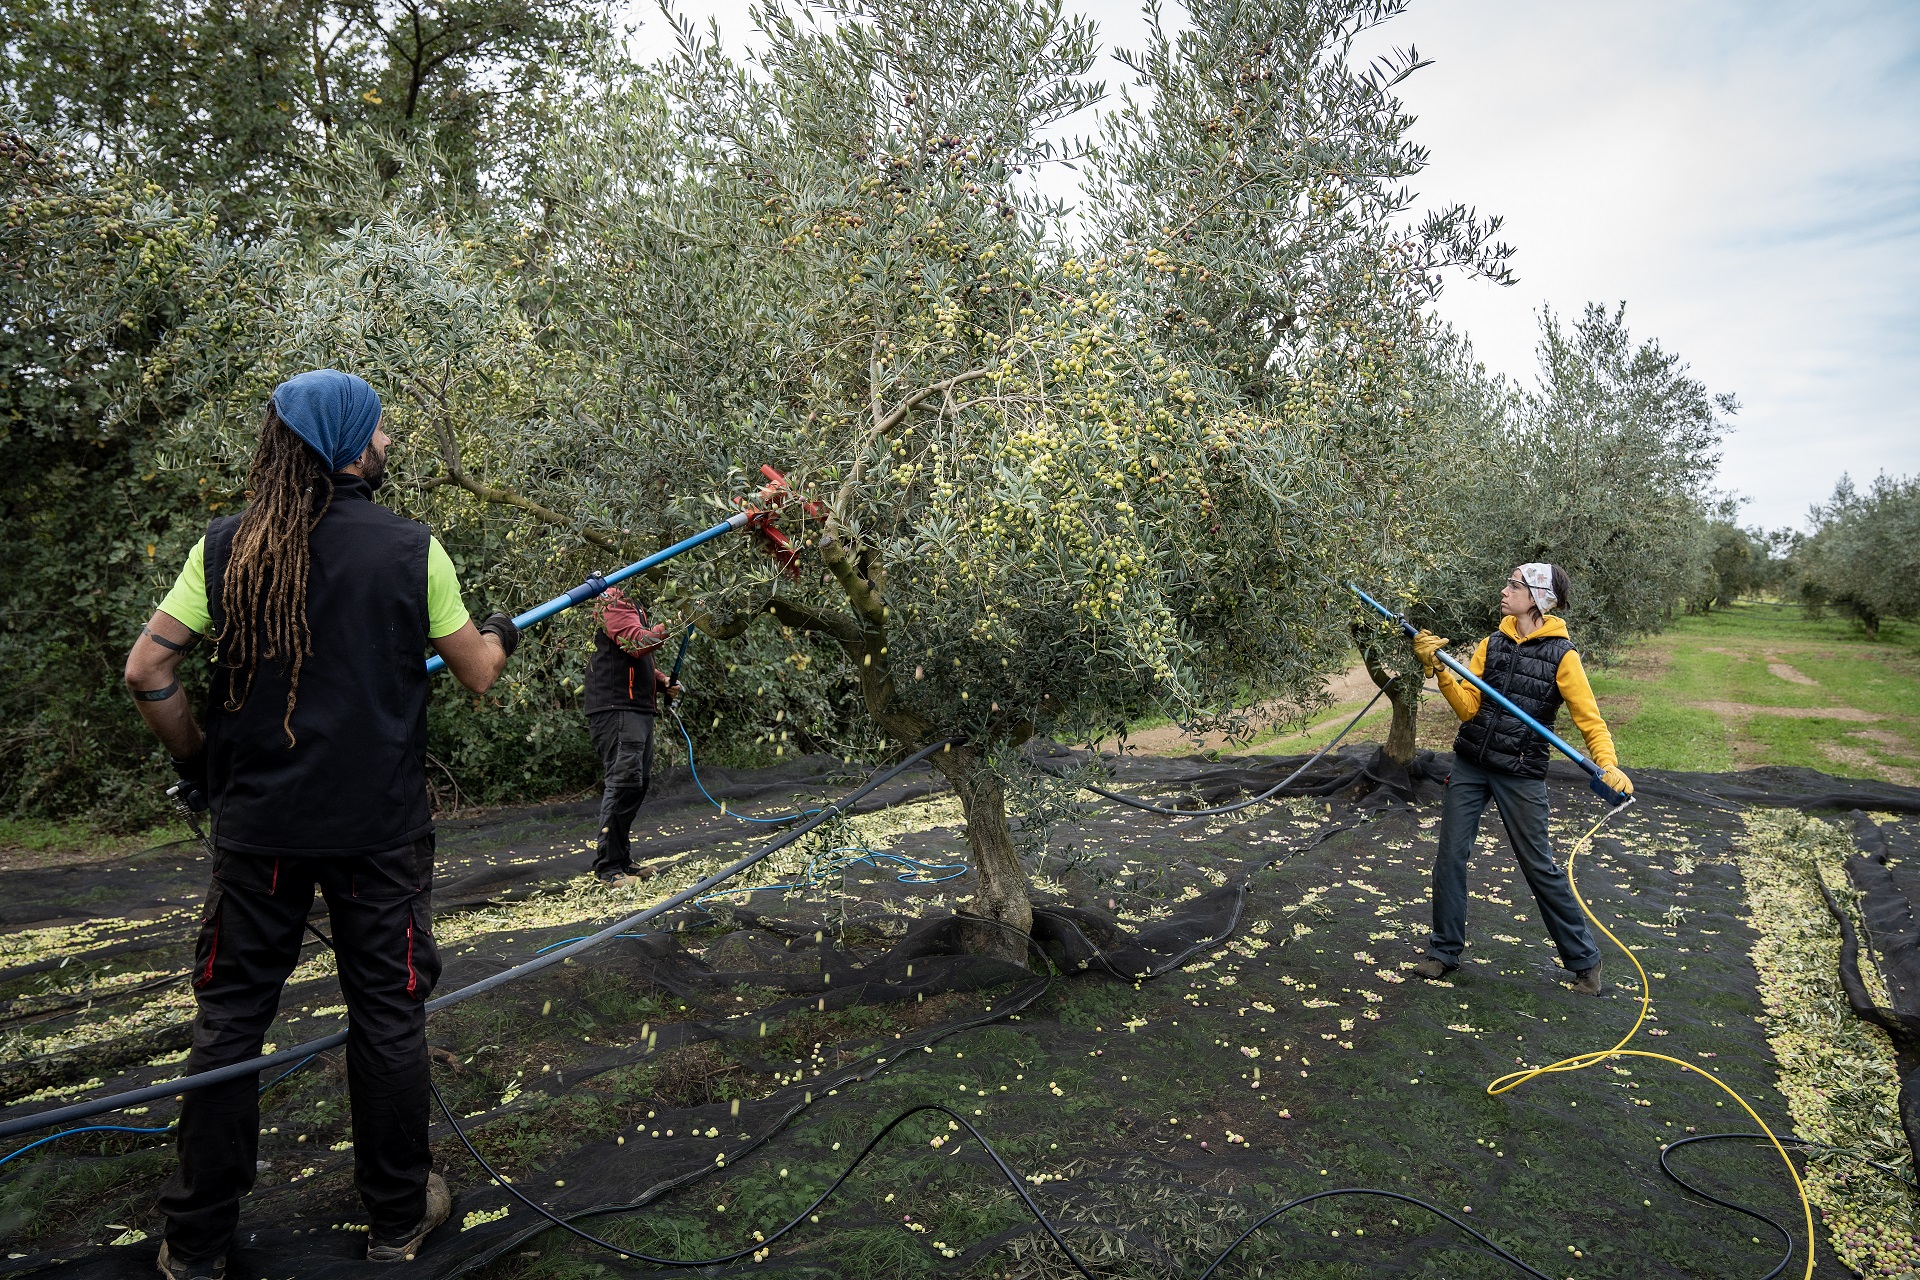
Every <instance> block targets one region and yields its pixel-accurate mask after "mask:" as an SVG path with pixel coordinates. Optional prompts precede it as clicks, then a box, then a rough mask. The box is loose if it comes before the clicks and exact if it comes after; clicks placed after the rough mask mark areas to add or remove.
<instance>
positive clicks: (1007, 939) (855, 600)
mask: <svg viewBox="0 0 1920 1280" xmlns="http://www.w3.org/2000/svg"><path fill="white" fill-rule="evenodd" d="M817 545H818V549H819V552H820V558H821V560H822V561H824V562H825V564H826V566H827V568H828V569H829V570H831V571H832V573H833V576H834V577H835V578H836V579H837V580H838V581H839V584H840V587H841V589H842V590H843V591H844V592H845V593H846V599H847V603H848V605H849V606H851V611H850V612H848V613H842V612H840V611H839V610H837V609H823V608H820V607H818V606H815V605H811V604H807V603H805V602H802V601H797V600H794V599H791V598H789V597H785V596H777V595H776V596H773V597H771V598H769V599H767V600H765V601H763V602H762V603H760V604H759V605H756V606H754V607H753V608H751V609H749V610H747V611H744V612H742V613H739V614H736V615H734V616H733V617H732V618H729V619H726V620H724V621H723V620H718V619H714V618H712V617H704V618H702V619H700V620H699V625H700V629H701V630H702V631H703V632H705V633H706V634H708V635H711V636H714V637H716V638H720V639H725V638H728V637H731V636H737V635H739V634H741V633H742V632H744V631H745V630H746V629H747V628H748V627H749V626H751V625H752V624H753V622H754V620H755V619H756V618H758V617H760V616H764V615H771V616H772V617H774V618H775V619H777V620H778V621H779V622H780V623H781V624H782V625H784V626H789V627H793V628H796V629H798V630H803V631H811V632H816V633H818V634H822V635H826V636H829V637H831V638H832V639H833V640H834V641H835V642H836V643H838V644H839V646H840V649H841V651H842V652H843V653H844V654H846V657H847V660H848V662H850V663H851V664H852V666H853V671H854V676H855V679H856V680H858V681H859V684H860V696H861V700H862V701H863V702H864V703H865V705H866V710H867V714H868V715H869V716H870V717H871V718H872V720H873V722H874V723H875V724H876V725H878V726H879V727H880V729H881V730H882V731H883V732H884V733H885V734H886V735H887V736H888V737H890V738H892V739H894V740H896V741H898V742H900V743H902V744H903V745H905V746H906V747H907V749H908V750H910V751H917V750H919V749H920V748H922V747H927V746H931V745H933V744H934V743H937V742H939V741H941V739H942V738H943V737H945V736H946V735H945V734H943V733H942V732H941V730H940V728H939V726H938V725H937V724H936V723H935V722H934V721H933V720H932V719H931V718H930V717H929V716H927V715H925V714H922V710H921V709H919V708H916V707H913V706H911V705H909V700H908V699H906V698H904V697H902V696H901V690H900V686H899V684H898V682H896V680H895V678H894V667H893V661H892V658H891V656H890V655H889V652H888V645H887V618H888V608H887V604H886V582H887V576H886V566H885V565H884V564H883V563H881V561H880V559H879V557H878V556H877V555H875V554H873V553H872V552H870V551H862V552H858V553H852V552H849V551H848V550H847V549H846V548H845V547H844V546H843V545H842V544H841V543H840V542H839V541H838V540H837V539H836V538H835V537H834V536H833V535H832V534H831V533H827V534H823V535H822V536H821V538H820V540H819V543H818V544H817ZM992 727H993V730H994V732H993V737H994V739H995V740H996V741H1005V742H1007V743H1009V744H1012V745H1018V744H1019V742H1021V741H1023V740H1024V739H1025V738H1026V736H1027V735H1028V734H1029V733H1030V732H1031V731H1032V729H1031V726H1030V725H1025V724H1020V725H1016V724H1012V723H1004V722H996V723H995V724H994V725H993V726H992ZM984 746H985V744H983V743H979V742H969V743H957V744H954V745H953V746H951V747H949V748H948V749H947V750H945V751H941V752H938V753H936V754H935V755H934V756H933V765H934V767H935V768H937V769H938V770H939V771H940V773H941V774H942V775H943V776H944V777H945V778H946V779H947V781H948V782H949V783H951V784H952V786H953V789H954V791H955V793H956V794H958V795H959V797H960V808H961V812H962V813H964V814H965V815H966V819H967V852H968V854H969V855H970V856H971V858H972V860H973V867H974V871H975V872H976V874H977V875H978V876H979V881H980V887H979V889H978V891H977V892H976V893H975V895H974V900H973V902H972V903H971V904H969V905H970V906H971V907H972V908H973V909H972V910H971V911H970V912H969V913H967V915H968V923H967V925H966V927H965V929H964V930H963V932H962V938H963V939H964V944H965V946H966V948H967V950H968V951H969V952H971V953H973V954H975V955H989V956H998V957H1000V958H1002V959H1006V960H1011V961H1012V962H1014V963H1015V964H1024V963H1025V962H1026V958H1027V938H1028V935H1029V934H1030V933H1031V932H1032V930H1033V904H1032V902H1031V901H1030V900H1029V899H1028V897H1027V874H1026V871H1025V870H1024V869H1023V868H1022V867H1021V866H1020V857H1019V854H1018V852H1017V851H1016V850H1015V848H1014V843H1013V833H1012V832H1011V831H1010V830H1009V829H1008V826H1007V801H1006V789H1005V787H1004V786H1003V785H1002V783H1001V780H1000V777H999V775H997V774H996V773H995V772H994V771H993V770H992V768H990V767H989V766H988V764H987V762H986V756H985V752H984Z"/></svg>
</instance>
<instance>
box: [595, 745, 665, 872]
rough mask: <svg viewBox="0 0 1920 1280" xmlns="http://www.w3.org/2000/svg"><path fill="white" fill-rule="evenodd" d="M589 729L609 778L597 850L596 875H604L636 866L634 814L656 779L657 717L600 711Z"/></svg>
mask: <svg viewBox="0 0 1920 1280" xmlns="http://www.w3.org/2000/svg"><path fill="white" fill-rule="evenodd" d="M587 731H588V733H590V734H591V735H592V736H593V749H594V750H595V751H597V752H599V753H600V765H601V768H603V769H604V770H605V771H606V777H607V783H606V790H605V791H604V792H603V793H602V794H601V796H600V840H599V843H598V844H597V845H596V846H595V848H594V855H593V874H595V875H596V876H599V877H601V878H602V879H604V878H606V877H607V876H611V875H615V874H617V873H619V872H622V871H631V870H633V850H632V840H631V838H630V833H631V832H632V831H633V815H634V814H636V813H639V812H640V806H641V804H642V803H644V802H645V800H646V798H647V787H648V785H649V784H650V783H651V782H652V781H653V717H652V716H650V715H648V714H647V713H646V712H644V711H596V712H594V713H593V714H591V715H589V716H588V717H587Z"/></svg>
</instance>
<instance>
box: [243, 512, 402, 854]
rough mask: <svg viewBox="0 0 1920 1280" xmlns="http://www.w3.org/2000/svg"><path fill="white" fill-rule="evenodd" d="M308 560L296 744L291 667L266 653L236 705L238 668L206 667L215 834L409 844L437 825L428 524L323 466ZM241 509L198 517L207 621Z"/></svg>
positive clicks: (273, 840) (303, 848)
mask: <svg viewBox="0 0 1920 1280" xmlns="http://www.w3.org/2000/svg"><path fill="white" fill-rule="evenodd" d="M333 484H334V491H333V503H332V505H330V506H329V507H328V508H327V513H326V514H325V515H323V516H321V517H320V523H319V524H318V525H317V526H315V528H314V530H313V537H312V539H311V542H310V544H309V545H310V546H311V548H312V554H313V559H312V562H311V567H310V568H309V569H308V571H307V628H308V631H309V633H310V634H311V637H312V649H311V652H310V653H309V654H308V656H307V660H306V662H305V664H304V665H303V666H302V667H301V670H300V696H299V701H298V704H297V705H296V706H295V708H294V712H293V733H294V739H295V744H296V745H294V746H291V747H290V746H288V745H287V737H286V733H285V732H284V731H283V730H282V729H281V721H282V720H283V719H284V717H285V716H286V710H287V685H288V682H289V681H288V672H287V670H286V668H285V666H284V665H283V664H281V663H279V662H276V661H267V660H262V661H261V662H260V664H259V669H258V670H257V671H256V673H255V674H254V678H253V688H252V690H251V691H250V692H249V693H248V694H247V698H246V701H245V702H244V703H242V704H241V705H240V706H239V707H237V708H235V709H234V710H231V711H229V710H228V709H227V701H228V699H229V697H230V696H231V694H233V693H234V692H236V691H237V690H236V687H235V675H234V673H233V671H232V670H231V669H230V668H229V667H227V666H226V665H225V664H224V663H223V664H221V665H217V666H216V667H215V668H214V676H213V697H212V698H211V699H210V700H209V705H208V709H207V775H208V781H209V782H210V783H211V784H212V795H211V797H210V799H211V802H212V806H213V838H214V841H215V843H217V844H218V845H219V846H220V847H221V848H223V849H229V850H232V851H233V852H236V853H254V854H267V855H274V856H280V855H285V856H298V857H353V856H356V855H360V854H370V853H386V852H388V851H390V850H393V849H401V848H405V847H406V846H407V845H410V844H412V843H413V842H414V841H416V840H418V839H419V838H420V837H422V836H424V835H426V834H427V833H428V832H430V831H432V830H433V814H432V812H431V810H430V808H429V805H428V801H427V773H426V768H427V766H426V755H427V668H426V651H427V543H428V534H427V529H426V526H425V525H420V524H415V523H414V522H413V521H411V520H408V519H405V518H404V517H402V516H398V515H396V514H394V513H393V512H391V511H389V510H387V509H386V508H385V507H383V506H381V505H380V504H379V503H377V502H374V501H373V500H372V498H373V491H372V490H371V489H370V488H368V486H367V482H366V481H365V480H362V479H361V478H360V477H358V476H352V475H336V476H334V478H333ZM239 524H240V519H239V517H238V516H222V517H220V518H219V519H217V520H215V521H214V522H213V523H212V524H211V525H210V526H208V528H207V550H206V566H207V605H208V611H209V613H211V615H212V619H213V621H212V625H211V627H210V632H211V634H213V635H216V636H218V635H219V634H221V632H222V631H223V630H224V629H225V626H226V617H225V613H224V611H223V608H222V602H221V598H220V597H221V587H222V583H223V582H224V581H225V578H226V571H227V562H228V560H229V558H230V557H231V555H232V552H233V535H234V533H235V532H236V531H237V529H238V528H239Z"/></svg>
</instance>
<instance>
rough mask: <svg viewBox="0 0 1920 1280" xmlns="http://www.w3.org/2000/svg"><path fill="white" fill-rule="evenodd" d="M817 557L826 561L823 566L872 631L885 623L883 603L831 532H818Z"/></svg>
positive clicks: (884, 605)
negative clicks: (818, 552)
mask: <svg viewBox="0 0 1920 1280" xmlns="http://www.w3.org/2000/svg"><path fill="white" fill-rule="evenodd" d="M818 545H819V548H820V558H821V559H822V560H824V561H826V562H827V568H828V569H830V570H832V571H833V576H834V578H835V579H836V580H838V581H839V583H840V589H841V590H843V591H845V592H846V593H847V599H848V600H849V601H851V602H852V604H853V607H854V609H855V611H856V612H858V613H859V615H860V616H861V617H862V618H864V619H865V620H866V621H867V623H868V625H869V626H871V627H873V628H874V629H875V630H876V631H877V630H880V629H881V628H883V627H884V626H885V625H886V621H887V606H886V602H885V601H884V600H882V599H881V598H880V593H879V592H878V591H876V590H874V586H873V584H872V583H870V582H868V581H867V580H866V579H865V578H864V577H862V576H861V575H860V570H859V568H858V567H857V566H856V565H855V564H854V563H853V557H852V556H850V555H848V554H847V549H846V548H845V547H843V546H841V545H840V540H839V539H838V538H835V537H834V536H833V535H832V534H831V533H823V534H821V535H820V542H819V544H818Z"/></svg>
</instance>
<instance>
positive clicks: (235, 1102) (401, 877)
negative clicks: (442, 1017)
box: [160, 835, 440, 1262]
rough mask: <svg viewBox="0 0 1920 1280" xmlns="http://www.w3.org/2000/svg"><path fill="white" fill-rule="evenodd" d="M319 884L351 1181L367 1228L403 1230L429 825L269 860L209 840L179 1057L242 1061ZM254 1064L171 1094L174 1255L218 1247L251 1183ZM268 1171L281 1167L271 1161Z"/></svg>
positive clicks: (413, 1184) (269, 1018)
mask: <svg viewBox="0 0 1920 1280" xmlns="http://www.w3.org/2000/svg"><path fill="white" fill-rule="evenodd" d="M316 886H317V887H318V888H319V890H320V892H321V894H322V895H324V896H325V898H326V900H327V912H328V915H329V919H330V923H331V926H332V929H331V932H332V935H333V946H334V951H335V954H336V956H337V959H338V965H339V973H340V989H341V991H342V992H343V993H344V994H345V995H346V1001H347V1019H348V1031H347V1054H346V1056H347V1089H348V1095H349V1100H350V1102H351V1104H352V1107H353V1163H354V1182H355V1185H356V1186H357V1187H358V1188H359V1190H360V1199H361V1202H362V1203H363V1204H365V1205H366V1208H367V1215H368V1218H369V1219H370V1222H371V1226H372V1238H373V1239H375V1240H382V1239H392V1238H394V1237H397V1236H401V1235H404V1234H405V1233H406V1232H408V1231H410V1230H411V1229H412V1228H413V1227H414V1226H416V1225H417V1224H418V1223H419V1221H420V1219H421V1217H422V1216H423V1215H424V1213H425V1212H426V1186H427V1172H428V1169H429V1162H430V1152H429V1150H428V1147H427V1108H428V1101H429V1093H428V1089H427V1036H426V1028H427V1014H426V1008H425V1002H426V999H427V996H428V994H429V993H431V992H432V990H433V985H434V983H435V982H436V981H437V980H438V979H439V977H440V955H439V952H438V950H437V949H436V948H435V947H434V943H433V837H432V836H431V835H428V836H426V837H424V838H422V839H420V840H418V841H416V842H415V843H414V844H412V845H410V846H408V847H406V848H403V849H397V850H394V851H393V852H391V853H382V854H370V855H363V856H357V857H344V858H274V857H266V856H262V855H258V854H248V853H230V852H227V851H224V850H222V851H219V852H216V853H215V855H214V862H213V882H212V884H211V886H210V887H209V888H208V890H207V905H206V910H205V912H204V915H203V918H202V922H201V925H200V936H199V940H198V942H197V943H196V946H195V950H194V960H193V986H194V995H195V997H196V998H197V1000H198V1002H199V1006H200V1010H199V1014H198V1016H197V1017H196V1018H195V1019H194V1023H193V1049H192V1051H191V1052H190V1053H189V1054H188V1055H187V1071H188V1072H189V1073H192V1072H197V1071H211V1070H213V1069H214V1068H216V1067H224V1066H229V1065H231V1064H233V1063H236V1062H244V1061H245V1060H246V1059H248V1058H251V1057H254V1056H255V1055H257V1054H258V1053H259V1052H260V1045H261V1041H262V1040H263V1039H264V1038H265V1036H266V1033H267V1028H268V1026H269V1025H271V1024H272V1022H273V1017H274V1014H275V1013H276V1012H277V1011H278V1009H279V1006H280V989H281V987H282V986H283V985H284V984H285V982H286V980H287V975H288V974H290V973H292V972H293V968H294V966H295V964H297V963H298V962H299V958H300V940H301V935H302V933H303V932H304V931H305V927H306V921H307V913H308V911H309V910H311V908H312V906H313V891H314V889H315V887H316ZM259 1145H260V1077H259V1074H258V1073H257V1072H256V1073H254V1074H252V1075H247V1076H243V1077H242V1078H240V1079H238V1080H229V1081H227V1082H225V1083H223V1084H216V1085H211V1086H208V1087H207V1088H204V1089H197V1090H195V1091H194V1092H192V1093H189V1094H188V1095H187V1096H186V1101H185V1102H184V1103H183V1104H182V1106H181V1108H180V1128H179V1134H178V1148H179V1165H178V1167H177V1168H176V1169H175V1170H174V1173H173V1176H172V1177H171V1178H169V1179H168V1180H167V1184H166V1186H165V1187H164V1188H162V1189H161V1192H160V1212H161V1213H162V1214H163V1215H164V1216H165V1217H166V1220H167V1235H166V1238H167V1244H168V1246H169V1250H170V1253H171V1256H172V1257H174V1258H175V1259H178V1260H185V1261H195V1262H197V1261H205V1260H207V1259H210V1258H215V1257H219V1256H221V1255H223V1254H225V1253H226V1252H227V1249H228V1246H229V1245H230V1244H231V1243H232V1240H233V1234H234V1228H235V1225H236V1224H237V1223H238V1222H239V1219H240V1200H241V1197H243V1196H245V1195H246V1194H247V1193H248V1192H249V1191H251V1190H252V1189H253V1183H254V1172H255V1163H254V1162H255V1160H256V1159H257V1158H258V1153H259ZM270 1176H272V1177H274V1178H275V1179H276V1180H277V1179H281V1178H284V1177H287V1176H288V1171H287V1170H285V1169H278V1168H276V1169H274V1170H273V1171H272V1173H271V1175H270Z"/></svg>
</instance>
